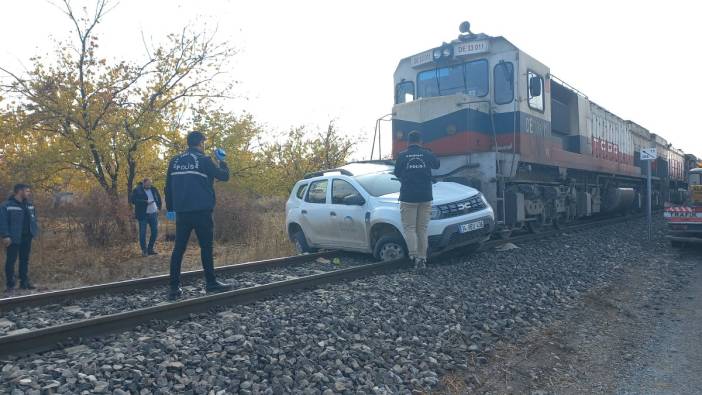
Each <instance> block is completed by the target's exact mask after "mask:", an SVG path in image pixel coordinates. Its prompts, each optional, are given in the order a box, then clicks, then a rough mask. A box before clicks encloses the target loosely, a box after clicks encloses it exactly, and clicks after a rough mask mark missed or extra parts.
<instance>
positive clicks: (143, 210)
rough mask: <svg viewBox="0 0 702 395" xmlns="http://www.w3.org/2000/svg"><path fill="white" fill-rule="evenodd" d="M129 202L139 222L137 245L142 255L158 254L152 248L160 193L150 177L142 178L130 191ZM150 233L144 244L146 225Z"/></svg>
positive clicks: (156, 228) (156, 226)
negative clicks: (147, 242) (147, 241)
mask: <svg viewBox="0 0 702 395" xmlns="http://www.w3.org/2000/svg"><path fill="white" fill-rule="evenodd" d="M131 202H132V204H133V205H134V218H136V220H137V221H138V222H139V245H140V246H141V254H142V255H143V256H149V255H158V253H157V252H156V251H155V250H154V245H155V244H156V238H157V237H158V213H159V211H161V195H160V194H159V193H158V189H156V187H155V186H153V182H152V181H151V179H150V178H144V180H143V181H141V182H140V183H139V184H137V187H136V188H134V191H132V196H131ZM147 226H148V227H149V229H150V230H151V234H150V236H149V244H148V245H147V244H146V227H147Z"/></svg>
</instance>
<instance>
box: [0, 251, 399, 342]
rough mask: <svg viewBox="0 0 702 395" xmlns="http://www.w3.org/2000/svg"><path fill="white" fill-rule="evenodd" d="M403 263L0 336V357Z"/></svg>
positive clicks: (335, 272)
mask: <svg viewBox="0 0 702 395" xmlns="http://www.w3.org/2000/svg"><path fill="white" fill-rule="evenodd" d="M406 263H407V260H406V259H398V260H394V261H385V262H377V263H370V264H365V265H361V266H355V267H351V268H346V269H338V270H333V271H330V272H326V273H320V274H314V275H310V276H305V277H299V278H295V279H290V280H284V281H276V282H272V283H268V284H264V285H257V286H253V287H247V288H241V289H236V290H232V291H227V292H222V293H218V294H211V295H206V296H202V297H196V298H190V299H185V300H181V301H176V302H166V303H162V304H159V305H156V306H152V307H146V308H142V309H136V310H130V311H125V312H122V313H116V314H109V315H103V316H98V317H95V318H88V319H84V320H78V321H72V322H68V323H65V324H60V325H56V326H51V327H46V328H41V329H37V330H33V331H29V332H24V333H19V334H14V335H9V336H2V337H0V356H6V355H13V354H27V353H32V352H40V351H46V350H50V349H53V348H55V347H56V346H60V345H62V344H64V343H65V342H67V341H76V340H79V339H80V338H81V337H94V336H97V335H102V334H105V333H109V332H114V331H119V330H123V329H127V328H133V327H135V326H137V325H139V324H142V323H145V322H149V321H152V320H175V319H181V318H183V317H187V316H188V315H189V314H192V313H197V312H202V311H205V310H207V309H209V308H212V307H215V306H218V305H223V304H228V305H232V304H234V305H236V304H245V303H250V302H253V301H257V300H261V299H263V298H267V297H270V296H274V295H278V294H284V293H289V292H291V291H295V290H300V289H305V288H313V287H316V286H318V285H322V284H328V283H330V282H335V281H340V280H348V279H354V278H358V277H363V276H366V275H368V274H370V273H374V272H376V271H380V270H388V269H391V268H398V267H400V266H402V265H403V264H406Z"/></svg>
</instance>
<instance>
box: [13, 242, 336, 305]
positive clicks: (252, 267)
mask: <svg viewBox="0 0 702 395" xmlns="http://www.w3.org/2000/svg"><path fill="white" fill-rule="evenodd" d="M336 255H339V252H337V251H325V252H318V253H314V254H305V255H295V256H291V257H282V258H273V259H265V260H260V261H253V262H246V263H238V264H233V265H227V266H218V267H215V272H216V273H221V274H232V273H241V272H250V271H257V270H265V269H269V268H274V267H279V266H286V265H292V264H297V263H301V262H307V261H313V260H315V259H318V258H328V257H330V256H336ZM202 272H203V271H202V269H199V270H191V271H186V272H183V273H182V274H181V280H191V279H194V278H198V277H200V276H202ZM164 284H168V275H167V274H161V275H157V276H151V277H143V278H137V279H132V280H123V281H116V282H111V283H105V284H96V285H89V286H85V287H76V288H69V289H61V290H56V291H48V292H39V293H35V294H30V295H21V296H13V297H9V298H3V299H0V312H2V311H7V310H11V309H16V308H18V307H29V306H37V305H45V304H55V303H60V302H63V301H66V300H71V299H76V298H85V297H89V296H95V295H106V294H116V293H124V292H129V291H133V290H137V289H144V288H150V287H153V286H157V285H164Z"/></svg>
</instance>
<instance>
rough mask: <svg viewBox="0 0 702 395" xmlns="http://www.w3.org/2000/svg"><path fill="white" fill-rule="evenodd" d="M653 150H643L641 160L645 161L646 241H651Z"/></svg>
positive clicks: (654, 154) (654, 156) (654, 152)
mask: <svg viewBox="0 0 702 395" xmlns="http://www.w3.org/2000/svg"><path fill="white" fill-rule="evenodd" d="M657 156H658V155H657V154H656V149H655V148H643V149H642V150H641V160H643V161H646V189H647V191H648V192H647V193H646V195H647V197H646V222H647V223H648V240H649V241H650V240H651V162H652V161H654V160H656V157H657Z"/></svg>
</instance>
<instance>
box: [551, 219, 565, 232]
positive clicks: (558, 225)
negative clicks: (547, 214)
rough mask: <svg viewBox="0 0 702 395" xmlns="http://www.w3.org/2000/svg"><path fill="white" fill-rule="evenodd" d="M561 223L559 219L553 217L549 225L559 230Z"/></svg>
mask: <svg viewBox="0 0 702 395" xmlns="http://www.w3.org/2000/svg"><path fill="white" fill-rule="evenodd" d="M562 222H563V219H562V218H561V217H553V220H552V221H551V224H552V225H553V227H554V228H556V229H561V228H562V227H563V224H562Z"/></svg>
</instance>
